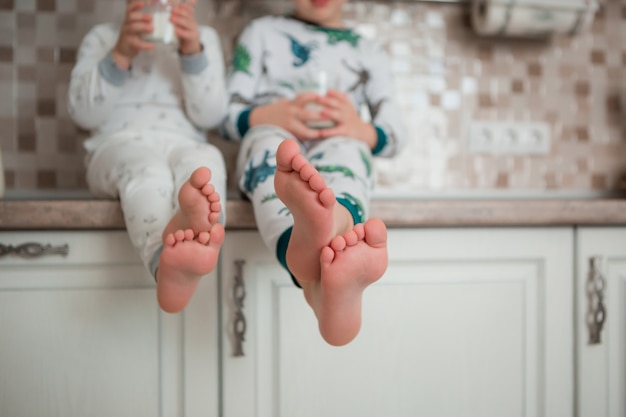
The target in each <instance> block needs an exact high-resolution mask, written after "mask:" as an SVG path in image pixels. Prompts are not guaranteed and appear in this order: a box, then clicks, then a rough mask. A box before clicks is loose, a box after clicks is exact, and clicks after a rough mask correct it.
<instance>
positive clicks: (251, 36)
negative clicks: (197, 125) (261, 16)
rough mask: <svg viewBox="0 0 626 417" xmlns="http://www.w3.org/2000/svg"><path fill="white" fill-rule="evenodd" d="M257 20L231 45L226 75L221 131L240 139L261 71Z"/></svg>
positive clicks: (260, 42)
mask: <svg viewBox="0 0 626 417" xmlns="http://www.w3.org/2000/svg"><path fill="white" fill-rule="evenodd" d="M261 32H262V30H261V27H260V25H259V24H258V22H254V21H253V22H252V23H251V24H249V25H248V26H247V27H246V29H244V31H243V33H242V34H241V36H240V37H239V40H238V42H237V45H236V46H235V51H234V56H233V62H232V64H231V67H230V71H229V77H228V84H227V85H228V95H229V101H228V110H227V114H226V119H225V120H224V123H223V124H222V129H221V130H222V134H223V135H224V137H225V138H227V139H229V140H232V141H240V140H241V139H242V138H243V136H244V135H245V134H246V132H247V131H248V129H250V124H249V118H250V111H251V110H252V108H253V107H254V105H255V104H257V103H255V96H256V89H257V85H258V82H259V80H260V77H261V75H262V71H263V63H262V57H263V51H264V48H265V45H264V43H263V38H262V33H261Z"/></svg>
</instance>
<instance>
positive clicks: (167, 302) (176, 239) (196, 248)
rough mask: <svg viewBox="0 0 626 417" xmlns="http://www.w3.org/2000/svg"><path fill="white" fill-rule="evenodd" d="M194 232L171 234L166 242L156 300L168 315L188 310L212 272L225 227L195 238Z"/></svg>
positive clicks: (182, 231) (188, 230)
mask: <svg viewBox="0 0 626 417" xmlns="http://www.w3.org/2000/svg"><path fill="white" fill-rule="evenodd" d="M194 235H195V233H194V231H193V230H191V229H186V230H177V231H176V232H174V233H170V234H169V235H167V237H166V238H165V241H164V243H163V252H161V258H160V259H159V269H157V276H156V279H157V300H158V301H159V306H161V308H162V309H163V310H164V311H167V312H168V313H176V312H179V311H181V310H182V309H184V308H185V306H186V305H187V303H188V302H189V300H190V299H191V296H192V295H193V293H194V292H195V290H196V287H197V286H198V282H199V281H200V278H201V277H202V276H203V275H206V274H208V273H210V272H211V271H213V269H214V268H215V265H217V260H218V256H219V252H220V248H221V246H222V243H223V242H224V227H223V226H222V225H221V224H216V225H215V226H213V227H212V228H211V230H210V231H209V232H200V233H198V234H197V236H195V237H194Z"/></svg>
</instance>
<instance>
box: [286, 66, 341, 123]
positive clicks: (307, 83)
mask: <svg viewBox="0 0 626 417" xmlns="http://www.w3.org/2000/svg"><path fill="white" fill-rule="evenodd" d="M333 86H334V83H333V82H332V80H331V74H330V73H329V72H328V71H325V70H320V69H313V70H309V71H307V73H306V75H305V76H304V77H303V78H299V79H297V80H296V82H295V85H294V89H295V92H296V94H297V95H300V94H303V93H316V94H317V95H320V96H325V95H326V93H327V92H328V90H329V89H331V88H333ZM304 107H305V108H306V109H307V110H309V111H311V112H313V113H319V112H320V111H322V109H323V106H322V105H321V104H319V103H313V102H311V103H307V104H306V105H305V106H304ZM307 126H309V127H310V128H313V129H327V128H330V127H333V126H335V123H334V122H333V121H332V120H311V121H309V122H308V123H307Z"/></svg>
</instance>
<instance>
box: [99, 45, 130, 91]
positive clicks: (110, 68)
mask: <svg viewBox="0 0 626 417" xmlns="http://www.w3.org/2000/svg"><path fill="white" fill-rule="evenodd" d="M98 70H99V71H100V75H101V76H102V78H104V79H105V80H107V81H108V82H109V83H110V84H113V85H114V86H116V87H121V86H122V85H124V83H125V82H126V80H127V79H128V77H129V76H130V71H126V70H123V69H121V68H120V67H118V66H117V64H116V63H115V60H114V59H113V55H112V54H111V52H109V53H108V54H107V55H106V56H105V57H104V58H102V59H101V60H100V63H99V64H98Z"/></svg>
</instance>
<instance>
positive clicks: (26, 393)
mask: <svg viewBox="0 0 626 417" xmlns="http://www.w3.org/2000/svg"><path fill="white" fill-rule="evenodd" d="M26 242H39V243H41V244H50V245H51V246H52V247H55V248H59V247H62V246H63V245H67V248H68V251H69V253H68V254H67V256H61V255H59V254H52V255H47V256H41V257H36V258H33V259H22V258H19V257H17V256H15V255H7V256H3V257H2V258H0V334H1V335H2V336H0V415H1V416H3V417H23V416H33V417H37V416H41V417H49V416H64V417H85V416H93V417H98V416H102V417H111V416H133V417H135V416H164V417H165V416H166V417H170V416H200V415H202V416H216V415H217V407H218V406H217V398H218V395H217V392H218V387H217V381H218V378H217V364H218V362H217V333H216V329H217V327H218V326H217V321H216V320H217V319H216V317H217V308H216V302H215V300H216V289H217V284H216V279H215V277H213V276H209V277H205V279H203V282H202V284H201V285H200V289H199V290H198V293H197V294H196V295H195V297H194V299H193V300H192V302H191V304H190V305H189V307H188V309H187V310H186V311H185V312H184V313H182V314H165V313H163V312H162V311H161V310H160V309H159V307H158V305H157V302H156V295H155V285H154V280H153V278H152V277H151V276H150V275H149V274H148V273H147V272H146V271H145V269H144V267H143V265H142V264H141V262H140V261H139V259H138V257H137V256H136V255H135V251H134V249H133V248H132V246H131V244H130V242H129V240H128V238H127V236H126V234H125V232H122V231H113V232H63V233H54V232H47V233H46V232H28V233H27V232H23V233H0V243H1V244H3V245H5V248H6V247H7V246H9V245H10V246H12V247H14V248H16V247H18V246H19V245H21V244H23V243H26Z"/></svg>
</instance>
